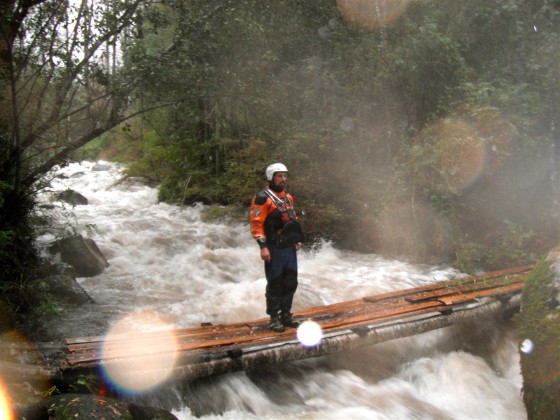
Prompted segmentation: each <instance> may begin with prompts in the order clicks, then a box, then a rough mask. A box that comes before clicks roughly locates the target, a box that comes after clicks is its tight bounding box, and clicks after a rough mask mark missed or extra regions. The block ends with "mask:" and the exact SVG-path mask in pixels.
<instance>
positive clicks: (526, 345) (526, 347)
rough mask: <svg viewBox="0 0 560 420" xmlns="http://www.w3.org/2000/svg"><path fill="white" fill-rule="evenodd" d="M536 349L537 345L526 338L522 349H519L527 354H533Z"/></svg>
mask: <svg viewBox="0 0 560 420" xmlns="http://www.w3.org/2000/svg"><path fill="white" fill-rule="evenodd" d="M534 348H535V345H534V344H533V342H532V341H531V340H529V339H528V338H526V339H525V340H523V342H522V343H521V347H520V348H519V349H520V350H521V351H522V352H523V353H525V354H531V353H532V352H533V349H534Z"/></svg>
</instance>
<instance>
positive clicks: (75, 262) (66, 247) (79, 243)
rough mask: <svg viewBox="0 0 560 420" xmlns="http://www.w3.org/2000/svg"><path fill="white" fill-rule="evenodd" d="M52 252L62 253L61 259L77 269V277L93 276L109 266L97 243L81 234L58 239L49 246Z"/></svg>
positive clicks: (54, 253)
mask: <svg viewBox="0 0 560 420" xmlns="http://www.w3.org/2000/svg"><path fill="white" fill-rule="evenodd" d="M49 251H50V252H51V254H53V255H56V254H59V255H60V260H61V261H62V262H65V263H67V264H70V265H71V266H72V267H74V268H75V269H76V276H77V277H93V276H96V275H98V274H101V273H102V272H103V270H105V268H107V267H108V266H109V263H108V262H107V259H106V258H105V256H104V255H103V254H102V253H101V250H100V249H99V248H98V247H97V245H96V243H95V242H94V241H93V240H92V239H89V238H84V237H83V236H81V235H76V236H70V237H68V238H63V239H60V240H58V241H56V242H55V243H54V244H52V245H51V246H50V247H49Z"/></svg>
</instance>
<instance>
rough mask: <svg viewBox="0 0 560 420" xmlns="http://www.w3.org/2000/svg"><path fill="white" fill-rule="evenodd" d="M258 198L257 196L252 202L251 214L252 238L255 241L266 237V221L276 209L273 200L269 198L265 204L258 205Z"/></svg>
mask: <svg viewBox="0 0 560 420" xmlns="http://www.w3.org/2000/svg"><path fill="white" fill-rule="evenodd" d="M256 198H257V196H256V195H255V197H253V200H252V201H251V211H250V213H249V217H250V223H251V236H252V237H253V239H257V238H264V237H266V235H265V233H264V221H265V220H266V218H267V217H268V215H269V214H270V213H271V212H272V211H274V208H275V207H274V204H273V202H272V199H271V198H267V199H266V201H265V202H264V203H263V204H256V203H255V199H256Z"/></svg>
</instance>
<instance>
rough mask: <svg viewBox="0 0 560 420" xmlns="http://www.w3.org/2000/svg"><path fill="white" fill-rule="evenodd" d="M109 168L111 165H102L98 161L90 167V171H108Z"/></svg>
mask: <svg viewBox="0 0 560 420" xmlns="http://www.w3.org/2000/svg"><path fill="white" fill-rule="evenodd" d="M109 169H111V167H110V166H109V165H104V164H102V163H99V162H97V163H96V164H95V165H93V167H92V168H91V170H92V171H96V172H102V171H108V170H109Z"/></svg>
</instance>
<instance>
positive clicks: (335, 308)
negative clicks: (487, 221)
mask: <svg viewBox="0 0 560 420" xmlns="http://www.w3.org/2000/svg"><path fill="white" fill-rule="evenodd" d="M532 268H533V266H532V265H530V266H524V267H517V268H512V269H508V270H500V271H495V272H490V273H486V274H483V275H477V276H470V277H463V278H458V279H453V280H449V281H444V282H438V283H434V284H430V285H426V286H421V287H415V288H410V289H406V290H397V291H392V292H388V293H382V294H378V295H374V296H367V297H363V298H361V299H357V300H352V301H347V302H340V303H335V304H331V305H326V306H320V307H313V308H308V309H304V310H301V311H296V312H295V313H294V316H295V317H296V319H298V320H300V321H304V320H312V321H314V322H316V323H317V324H318V325H319V326H320V327H321V330H322V334H323V335H322V339H321V341H320V343H319V344H317V345H314V346H310V347H307V346H304V345H302V344H301V343H300V341H299V340H298V339H297V335H296V329H287V330H286V331H285V332H283V333H275V332H272V331H270V330H268V329H267V323H268V319H267V318H262V319H258V320H254V321H248V322H238V323H233V324H223V325H210V324H206V325H205V324H203V325H201V326H200V327H193V328H183V329H177V330H173V331H172V333H173V337H174V339H175V342H176V348H175V350H174V352H175V356H174V365H173V367H172V368H171V374H170V375H169V377H170V380H175V381H185V380H186V381H190V380H195V379H199V378H204V377H209V376H212V375H218V374H223V373H226V372H233V371H239V370H248V371H250V370H255V369H258V368H259V367H263V366H267V365H271V364H278V363H284V362H289V361H295V360H300V359H306V358H311V357H318V356H322V355H326V354H330V353H336V352H342V351H348V350H351V349H355V348H358V347H362V346H368V345H373V344H377V343H381V342H384V341H388V340H392V339H396V338H402V337H408V336H412V335H416V334H420V333H423V332H426V331H431V330H435V329H438V328H443V327H447V326H450V325H453V324H457V323H461V322H465V321H472V320H475V319H478V318H481V317H483V316H492V315H494V316H496V315H497V316H502V315H503V316H508V315H509V316H511V315H512V314H513V313H515V312H516V311H518V310H519V305H520V298H521V290H522V288H523V286H524V281H525V279H526V277H527V276H528V274H529V272H530V270H531V269H532ZM162 334H164V332H150V333H145V334H142V335H141V336H139V335H138V334H135V335H134V336H125V335H123V336H119V337H112V338H111V339H108V338H107V337H83V338H68V339H66V353H67V354H66V360H64V361H63V362H62V364H61V366H60V368H59V369H60V373H61V374H62V375H65V374H68V373H71V372H73V373H82V374H83V373H84V372H89V373H91V372H92V371H95V370H96V369H98V368H100V367H102V368H110V367H111V365H112V364H118V363H121V362H122V361H123V360H125V361H126V359H127V358H138V357H139V353H138V349H139V348H143V349H146V352H153V350H150V349H151V348H152V346H150V343H154V342H159V341H160V340H161V339H162V337H163V335H162ZM165 334H169V332H165ZM129 340H134V342H135V344H134V346H133V347H134V350H133V351H132V350H131V347H130V345H126V343H127V342H128V341H129ZM102 349H103V350H102ZM162 351H163V352H165V351H166V350H162ZM149 356H150V357H158V354H151V353H150V355H149ZM156 365H157V364H156ZM127 366H129V367H128V368H127V374H130V375H132V376H134V375H136V374H138V373H139V372H135V371H134V368H130V366H133V365H127ZM138 369H139V370H140V369H142V370H145V369H162V367H161V366H160V367H152V368H149V367H148V364H143V365H142V366H141V367H139V368H138ZM144 373H145V372H144Z"/></svg>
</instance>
